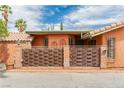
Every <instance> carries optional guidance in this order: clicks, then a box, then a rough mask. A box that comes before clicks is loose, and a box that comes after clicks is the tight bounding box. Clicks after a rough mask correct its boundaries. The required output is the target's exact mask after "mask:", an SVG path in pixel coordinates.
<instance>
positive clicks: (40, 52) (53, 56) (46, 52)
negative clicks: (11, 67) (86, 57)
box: [22, 48, 63, 67]
mask: <svg viewBox="0 0 124 93" xmlns="http://www.w3.org/2000/svg"><path fill="white" fill-rule="evenodd" d="M22 58H23V62H22V65H23V66H24V67H25V66H26V67H27V66H34V67H37V66H56V67H58V66H63V49H62V48H32V49H23V50H22Z"/></svg>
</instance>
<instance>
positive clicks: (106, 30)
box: [84, 21, 124, 38]
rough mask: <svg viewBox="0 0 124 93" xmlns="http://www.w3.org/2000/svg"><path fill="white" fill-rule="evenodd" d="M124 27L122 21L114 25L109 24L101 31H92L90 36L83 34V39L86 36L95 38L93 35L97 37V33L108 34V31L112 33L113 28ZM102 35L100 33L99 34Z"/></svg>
mask: <svg viewBox="0 0 124 93" xmlns="http://www.w3.org/2000/svg"><path fill="white" fill-rule="evenodd" d="M122 26H124V21H120V22H118V23H115V24H110V25H109V26H106V27H103V28H101V29H98V30H94V31H91V32H90V33H89V34H90V35H87V34H88V33H86V34H84V37H85V38H88V36H95V35H99V33H101V32H108V31H112V30H113V28H115V29H116V28H117V27H122ZM101 34H102V33H101Z"/></svg>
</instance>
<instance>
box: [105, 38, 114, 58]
mask: <svg viewBox="0 0 124 93" xmlns="http://www.w3.org/2000/svg"><path fill="white" fill-rule="evenodd" d="M107 48H108V49H107V50H108V51H107V57H108V58H113V59H114V58H115V38H108V39H107Z"/></svg>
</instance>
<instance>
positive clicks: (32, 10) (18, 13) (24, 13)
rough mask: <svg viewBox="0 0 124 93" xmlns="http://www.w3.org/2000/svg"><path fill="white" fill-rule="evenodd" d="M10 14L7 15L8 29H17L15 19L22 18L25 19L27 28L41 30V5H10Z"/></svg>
mask: <svg viewBox="0 0 124 93" xmlns="http://www.w3.org/2000/svg"><path fill="white" fill-rule="evenodd" d="M11 7H12V12H13V13H12V14H11V15H9V23H8V27H9V31H17V29H16V28H15V20H17V19H19V18H23V19H24V20H26V21H27V30H41V27H42V25H43V24H42V23H41V22H40V18H42V13H41V12H40V11H41V10H42V8H43V7H41V6H27V5H26V6H11Z"/></svg>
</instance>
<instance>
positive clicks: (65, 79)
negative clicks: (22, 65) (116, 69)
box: [0, 72, 124, 88]
mask: <svg viewBox="0 0 124 93" xmlns="http://www.w3.org/2000/svg"><path fill="white" fill-rule="evenodd" d="M0 87H7V88H9V87H12V88H115V87H118V88H119V87H120V88H121V87H124V73H40V72H32V73H31V72H7V73H5V74H4V76H2V77H1V78H0Z"/></svg>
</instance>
